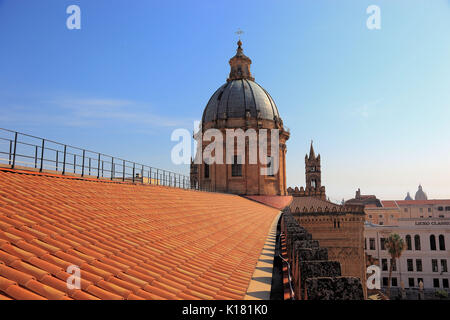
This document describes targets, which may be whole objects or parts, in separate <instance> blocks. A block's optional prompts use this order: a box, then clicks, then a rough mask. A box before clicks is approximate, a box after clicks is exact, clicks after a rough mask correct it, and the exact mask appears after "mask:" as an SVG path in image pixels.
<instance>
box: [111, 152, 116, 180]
mask: <svg viewBox="0 0 450 320" xmlns="http://www.w3.org/2000/svg"><path fill="white" fill-rule="evenodd" d="M114 170H115V169H114V157H111V180H113V179H114Z"/></svg>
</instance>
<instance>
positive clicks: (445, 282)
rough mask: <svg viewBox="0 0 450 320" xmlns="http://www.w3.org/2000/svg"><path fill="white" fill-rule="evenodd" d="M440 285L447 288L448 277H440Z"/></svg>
mask: <svg viewBox="0 0 450 320" xmlns="http://www.w3.org/2000/svg"><path fill="white" fill-rule="evenodd" d="M442 287H443V288H446V289H448V279H442Z"/></svg>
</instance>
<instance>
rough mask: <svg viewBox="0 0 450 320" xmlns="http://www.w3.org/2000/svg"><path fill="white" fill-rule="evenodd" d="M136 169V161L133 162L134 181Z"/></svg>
mask: <svg viewBox="0 0 450 320" xmlns="http://www.w3.org/2000/svg"><path fill="white" fill-rule="evenodd" d="M135 170H136V163H134V162H133V183H134V175H135Z"/></svg>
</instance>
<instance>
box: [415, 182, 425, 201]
mask: <svg viewBox="0 0 450 320" xmlns="http://www.w3.org/2000/svg"><path fill="white" fill-rule="evenodd" d="M414 200H428V196H427V194H426V193H425V192H424V191H423V190H422V186H421V185H419V190H417V192H416V196H415V197H414Z"/></svg>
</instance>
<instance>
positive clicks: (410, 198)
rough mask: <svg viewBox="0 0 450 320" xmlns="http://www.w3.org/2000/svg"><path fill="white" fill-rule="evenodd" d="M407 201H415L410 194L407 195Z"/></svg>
mask: <svg viewBox="0 0 450 320" xmlns="http://www.w3.org/2000/svg"><path fill="white" fill-rule="evenodd" d="M405 200H413V198H412V197H411V195H410V194H409V192H408V194H407V195H406V197H405Z"/></svg>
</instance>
